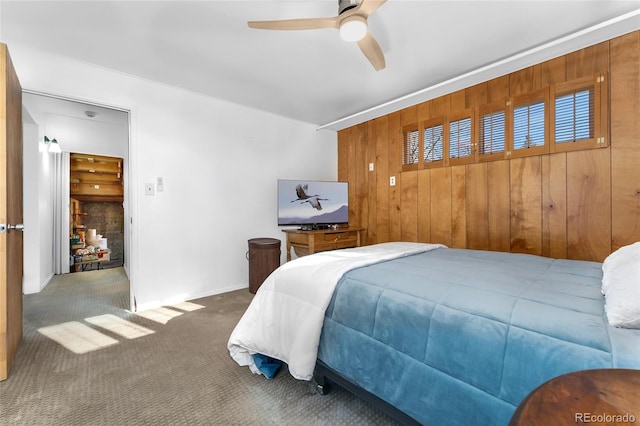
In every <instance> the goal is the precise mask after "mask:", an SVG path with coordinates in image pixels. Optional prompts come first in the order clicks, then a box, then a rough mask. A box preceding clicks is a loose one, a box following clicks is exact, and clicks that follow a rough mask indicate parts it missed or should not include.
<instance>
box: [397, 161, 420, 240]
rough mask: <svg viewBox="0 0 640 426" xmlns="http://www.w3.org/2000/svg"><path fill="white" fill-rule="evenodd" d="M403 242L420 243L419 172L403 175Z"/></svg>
mask: <svg viewBox="0 0 640 426" xmlns="http://www.w3.org/2000/svg"><path fill="white" fill-rule="evenodd" d="M401 194H402V202H401V208H402V219H401V226H402V228H401V229H402V233H401V237H402V241H418V172H417V171H413V172H408V173H403V174H402V193H401Z"/></svg>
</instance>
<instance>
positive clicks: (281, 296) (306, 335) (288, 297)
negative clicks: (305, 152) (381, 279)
mask: <svg viewBox="0 0 640 426" xmlns="http://www.w3.org/2000/svg"><path fill="white" fill-rule="evenodd" d="M439 247H444V246H443V245H441V244H421V243H404V242H402V243H382V244H377V245H372V246H365V247H359V248H354V249H345V250H334V251H327V252H320V253H316V254H313V255H311V256H305V257H300V258H298V259H295V260H293V261H290V262H287V263H285V264H284V265H282V266H280V267H279V268H278V269H276V270H275V271H274V272H273V273H272V274H271V275H269V276H268V277H267V279H266V280H265V281H264V283H263V284H262V285H261V286H260V288H259V290H258V291H257V293H256V295H255V297H254V298H253V300H252V301H251V304H250V305H249V307H248V308H247V311H246V312H245V313H244V315H243V316H242V318H241V319H240V321H239V322H238V324H237V325H236V328H235V329H234V330H233V332H232V333H231V337H230V338H229V342H228V344H227V347H228V349H229V353H230V354H231V357H232V358H233V359H234V360H235V361H236V362H237V363H238V364H240V365H242V366H245V365H246V366H249V368H250V369H251V371H252V372H254V373H256V374H258V373H260V372H259V371H258V369H257V368H256V366H255V363H254V362H253V357H252V355H253V354H255V353H260V354H263V355H266V356H269V357H272V358H276V359H279V360H281V361H283V362H285V363H287V364H288V366H289V372H290V373H291V375H292V376H293V377H295V378H296V379H300V380H311V377H312V376H313V369H314V367H315V364H316V358H317V356H318V345H319V343H320V332H321V331H322V324H323V322H324V314H325V311H326V309H327V306H328V305H329V302H330V301H331V297H332V295H333V290H334V289H335V287H336V285H337V284H338V281H339V280H340V278H341V277H342V275H343V274H344V273H345V272H347V271H350V270H351V269H355V268H359V267H362V266H366V265H370V264H373V263H377V262H381V261H385V260H390V259H395V258H398V257H403V256H408V255H412V254H417V253H422V252H425V251H429V250H433V249H435V248H439Z"/></svg>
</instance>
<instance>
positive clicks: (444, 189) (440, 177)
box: [431, 167, 451, 246]
mask: <svg viewBox="0 0 640 426" xmlns="http://www.w3.org/2000/svg"><path fill="white" fill-rule="evenodd" d="M431 200H438V201H437V202H432V203H431V242H432V243H440V244H444V245H446V246H450V245H451V168H450V167H444V168H441V169H432V170H431Z"/></svg>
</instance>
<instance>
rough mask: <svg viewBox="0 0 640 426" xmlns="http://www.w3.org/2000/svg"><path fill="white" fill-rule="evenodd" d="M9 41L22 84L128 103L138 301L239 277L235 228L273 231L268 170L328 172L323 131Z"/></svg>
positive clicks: (243, 243) (241, 248) (331, 156)
mask: <svg viewBox="0 0 640 426" xmlns="http://www.w3.org/2000/svg"><path fill="white" fill-rule="evenodd" d="M9 48H10V51H11V55H12V58H13V61H14V65H15V68H16V71H17V73H18V76H19V78H20V81H21V83H22V86H23V87H24V88H25V89H28V90H32V91H38V92H44V93H49V94H54V95H59V96H64V97H69V98H73V99H79V100H85V101H87V102H90V103H91V102H94V103H98V104H102V105H107V106H115V107H120V108H124V109H127V110H130V113H131V116H130V117H131V138H130V155H129V159H130V163H131V169H130V171H131V176H130V179H129V181H130V184H131V187H130V194H131V204H132V206H131V209H130V211H131V216H132V217H131V219H132V221H133V225H132V227H131V231H132V235H131V237H132V250H131V251H132V253H131V265H130V268H129V272H130V278H131V280H132V291H133V293H134V295H135V298H136V301H137V306H138V309H147V308H151V307H155V306H159V305H163V304H168V303H172V302H177V301H182V300H190V299H193V298H198V297H202V296H206V295H211V294H217V293H222V292H227V291H230V290H234V289H239V288H245V287H247V286H248V264H247V261H246V259H245V252H246V251H247V240H248V239H250V238H255V237H274V238H279V239H281V240H283V239H284V234H283V233H282V232H281V231H280V229H279V228H278V227H277V225H276V181H277V179H278V178H289V179H322V180H334V179H336V178H337V136H336V133H335V132H333V131H322V132H318V131H316V130H315V126H314V125H311V124H308V123H302V122H298V121H295V120H291V119H287V118H284V117H280V116H276V115H273V114H268V113H265V112H262V111H258V110H254V109H250V108H247V107H244V106H240V105H236V104H232V103H229V102H226V101H222V100H219V99H214V98H211V97H207V96H202V95H200V94H198V93H193V92H189V91H185V90H182V89H178V88H174V87H170V86H167V85H162V84H158V83H155V82H151V81H147V80H143V79H139V78H136V77H132V76H129V75H126V74H123V73H119V72H115V71H111V70H107V69H104V68H101V67H97V66H92V65H89V64H86V63H81V62H78V61H74V60H70V59H68V58H63V57H59V56H54V55H50V54H47V53H45V52H38V51H34V50H31V49H29V48H26V47H20V46H9ZM159 176H161V177H163V178H164V187H165V190H164V192H159V193H156V195H154V196H145V195H144V183H145V182H151V183H154V182H155V181H156V178H157V177H159ZM125 220H127V219H125ZM283 246H284V243H283ZM282 258H283V259H284V251H283V255H282Z"/></svg>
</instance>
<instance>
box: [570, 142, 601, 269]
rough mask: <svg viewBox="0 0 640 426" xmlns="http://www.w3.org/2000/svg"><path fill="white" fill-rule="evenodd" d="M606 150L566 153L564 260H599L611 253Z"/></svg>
mask: <svg viewBox="0 0 640 426" xmlns="http://www.w3.org/2000/svg"><path fill="white" fill-rule="evenodd" d="M610 161H611V160H610V154H609V150H608V149H592V150H587V151H574V152H570V153H567V257H568V258H569V259H586V260H596V261H600V262H601V261H603V260H604V259H605V257H607V255H609V253H610V252H611V163H610Z"/></svg>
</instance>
